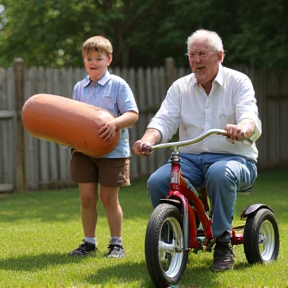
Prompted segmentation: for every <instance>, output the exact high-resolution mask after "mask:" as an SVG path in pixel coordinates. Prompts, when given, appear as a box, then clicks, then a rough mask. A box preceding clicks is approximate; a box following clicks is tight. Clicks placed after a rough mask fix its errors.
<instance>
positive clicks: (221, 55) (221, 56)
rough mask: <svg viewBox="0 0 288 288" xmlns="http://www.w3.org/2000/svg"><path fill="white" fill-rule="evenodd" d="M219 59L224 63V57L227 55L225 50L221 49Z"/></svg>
mask: <svg viewBox="0 0 288 288" xmlns="http://www.w3.org/2000/svg"><path fill="white" fill-rule="evenodd" d="M218 56H219V61H220V62H221V63H222V62H223V61H224V57H225V52H224V50H223V51H219V54H218Z"/></svg>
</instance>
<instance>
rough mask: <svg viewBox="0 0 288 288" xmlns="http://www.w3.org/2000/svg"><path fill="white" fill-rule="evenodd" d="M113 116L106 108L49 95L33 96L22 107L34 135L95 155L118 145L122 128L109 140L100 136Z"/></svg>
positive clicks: (27, 127) (27, 126)
mask: <svg viewBox="0 0 288 288" xmlns="http://www.w3.org/2000/svg"><path fill="white" fill-rule="evenodd" d="M113 118H114V117H113V115H112V114H111V113H110V112H108V111H107V110H105V109H102V108H99V107H94V106H92V105H88V104H85V103H82V102H79V101H76V100H72V99H69V98H65V97H62V96H57V95H50V94H37V95H34V96H32V97H30V98H29V99H28V100H27V101H26V102H25V104H24V106H23V109H22V122H23V125H24V127H25V129H26V130H27V131H28V132H29V133H30V134H32V135H33V136H34V137H37V138H41V139H45V140H48V141H53V142H56V143H58V144H61V145H63V146H66V147H71V148H72V147H73V148H75V149H76V150H77V151H80V152H82V153H84V154H86V155H89V156H92V157H99V156H102V155H105V154H108V153H109V152H111V151H112V150H114V148H115V147H116V146H117V144H118V141H119V131H115V133H114V134H113V135H112V136H111V137H110V138H109V141H108V142H106V141H104V140H103V139H102V138H101V137H100V136H99V129H100V128H101V127H102V126H103V125H104V124H105V123H106V122H107V121H109V120H111V119H113Z"/></svg>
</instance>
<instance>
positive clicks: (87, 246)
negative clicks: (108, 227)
mask: <svg viewBox="0 0 288 288" xmlns="http://www.w3.org/2000/svg"><path fill="white" fill-rule="evenodd" d="M96 250H97V248H96V245H94V244H91V243H87V242H83V243H82V244H80V245H79V247H78V248H76V249H75V250H73V251H71V252H70V253H69V254H68V256H86V255H88V254H90V253H93V252H96Z"/></svg>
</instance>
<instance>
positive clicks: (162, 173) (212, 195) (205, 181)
mask: <svg viewBox="0 0 288 288" xmlns="http://www.w3.org/2000/svg"><path fill="white" fill-rule="evenodd" d="M180 159H181V160H180V161H181V162H180V163H181V173H182V175H183V177H184V178H186V179H188V180H189V181H190V182H191V183H192V185H193V186H194V187H196V188H199V187H203V186H206V188H207V193H208V197H209V199H210V202H211V205H212V209H213V218H212V220H213V221H212V233H213V236H214V237H219V236H221V235H222V234H223V233H224V232H225V231H230V229H231V226H232V220H233V213H234V206H235V203H236V198H237V192H238V191H243V190H246V189H249V188H251V187H252V185H253V183H254V182H255V180H256V178H257V167H256V164H255V163H254V162H253V161H249V160H247V159H245V158H244V157H242V156H237V155H232V154H217V153H205V154H188V153H185V154H184V153H183V154H180ZM169 162H170V160H169ZM169 162H168V163H167V164H165V165H163V166H162V167H160V168H159V169H158V170H156V171H155V172H154V173H153V174H152V175H151V176H150V177H149V179H148V181H147V188H148V192H149V195H150V200H151V202H152V205H153V207H154V208H155V207H156V206H157V205H158V204H159V203H160V199H162V198H165V197H166V196H167V195H168V193H169V180H170V170H171V164H170V163H169Z"/></svg>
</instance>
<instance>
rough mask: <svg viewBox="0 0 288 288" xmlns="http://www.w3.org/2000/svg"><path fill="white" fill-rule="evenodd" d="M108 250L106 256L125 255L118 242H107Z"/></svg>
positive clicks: (116, 256)
mask: <svg viewBox="0 0 288 288" xmlns="http://www.w3.org/2000/svg"><path fill="white" fill-rule="evenodd" d="M108 249H109V252H108V254H107V255H106V258H122V257H124V256H125V255H126V252H125V249H124V247H123V246H122V245H119V244H109V246H108Z"/></svg>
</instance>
